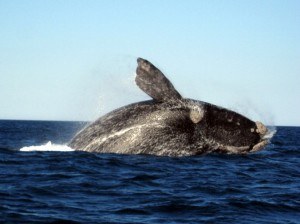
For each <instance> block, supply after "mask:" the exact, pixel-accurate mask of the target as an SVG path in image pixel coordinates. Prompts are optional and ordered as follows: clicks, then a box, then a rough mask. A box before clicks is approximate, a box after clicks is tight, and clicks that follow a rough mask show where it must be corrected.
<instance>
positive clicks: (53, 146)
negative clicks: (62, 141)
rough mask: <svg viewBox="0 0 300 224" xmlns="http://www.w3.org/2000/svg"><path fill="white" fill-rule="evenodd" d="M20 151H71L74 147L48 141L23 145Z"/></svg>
mask: <svg viewBox="0 0 300 224" xmlns="http://www.w3.org/2000/svg"><path fill="white" fill-rule="evenodd" d="M20 151H22V152H31V151H41V152H46V151H53V152H72V151H74V149H72V148H70V147H69V146H67V145H57V144H52V143H51V141H49V142H48V143H47V144H45V145H38V146H28V147H23V148H21V149H20Z"/></svg>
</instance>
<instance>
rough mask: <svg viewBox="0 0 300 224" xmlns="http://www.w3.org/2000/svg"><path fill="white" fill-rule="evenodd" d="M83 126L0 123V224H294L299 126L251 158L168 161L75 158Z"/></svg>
mask: <svg viewBox="0 0 300 224" xmlns="http://www.w3.org/2000/svg"><path fill="white" fill-rule="evenodd" d="M84 125H86V124H85V123H80V122H46V121H5V120H3V121H0V178H1V179H0V223H300V127H277V133H276V135H275V136H274V137H273V138H272V140H271V141H272V143H271V144H270V145H268V146H267V147H266V148H265V149H264V150H263V151H260V152H257V153H254V154H249V155H221V154H210V155H202V156H195V157H184V158H169V157H156V156H145V155H116V154H97V153H87V152H78V151H74V150H72V149H71V148H69V147H67V146H66V143H67V142H68V141H69V140H70V139H71V138H72V136H73V135H74V134H75V133H76V132H77V131H78V130H80V128H82V127H83V126H84ZM20 149H21V150H20Z"/></svg>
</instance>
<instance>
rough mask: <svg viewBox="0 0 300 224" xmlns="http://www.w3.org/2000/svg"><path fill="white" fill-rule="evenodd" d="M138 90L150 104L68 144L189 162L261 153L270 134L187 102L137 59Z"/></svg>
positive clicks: (120, 113) (122, 112)
mask: <svg viewBox="0 0 300 224" xmlns="http://www.w3.org/2000/svg"><path fill="white" fill-rule="evenodd" d="M137 62H138V67H137V70H136V79H135V81H136V84H137V85H138V86H139V87H140V89H141V90H143V91H144V92H145V93H147V94H148V95H149V96H150V97H151V98H152V100H149V101H144V102H139V103H134V104H131V105H128V106H124V107H121V108H119V109H116V110H114V111H112V112H110V113H108V114H106V115H105V116H103V117H101V118H99V119H98V120H96V121H95V122H94V123H92V124H90V125H89V126H88V127H86V128H85V129H83V130H82V131H80V132H79V133H78V134H77V135H76V136H75V137H74V138H73V139H72V140H71V142H70V143H69V146H70V147H72V148H74V149H76V150H83V151H89V152H99V153H122V154H152V155H159V156H191V155H199V154H203V153H209V152H221V153H234V154H239V153H248V152H255V151H258V150H260V149H262V148H263V147H264V146H265V145H266V144H267V143H268V140H267V139H265V135H266V133H267V132H268V130H267V128H266V127H265V126H264V125H263V124H262V123H261V122H253V121H251V120H250V119H248V118H246V117H245V116H243V115H241V114H238V113H236V112H234V111H231V110H227V109H225V108H222V107H219V106H216V105H213V104H210V103H206V102H203V101H197V100H193V99H187V98H183V97H182V96H181V95H180V93H179V92H178V91H177V90H176V89H175V88H174V86H173V85H172V83H171V82H170V81H169V80H168V79H167V78H166V77H165V75H164V74H163V73H162V72H161V71H160V70H159V69H157V68H156V67H155V66H154V65H152V64H151V63H150V62H149V61H147V60H145V59H142V58H138V60H137Z"/></svg>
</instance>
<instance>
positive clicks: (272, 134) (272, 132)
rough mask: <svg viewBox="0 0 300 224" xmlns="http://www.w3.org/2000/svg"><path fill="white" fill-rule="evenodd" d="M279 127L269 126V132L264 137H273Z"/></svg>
mask: <svg viewBox="0 0 300 224" xmlns="http://www.w3.org/2000/svg"><path fill="white" fill-rule="evenodd" d="M276 132H277V129H276V127H275V126H268V132H267V133H266V134H265V135H264V137H263V139H269V140H270V139H271V138H273V136H274V135H275V134H276Z"/></svg>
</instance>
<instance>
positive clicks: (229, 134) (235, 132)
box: [190, 101, 268, 154]
mask: <svg viewBox="0 0 300 224" xmlns="http://www.w3.org/2000/svg"><path fill="white" fill-rule="evenodd" d="M194 105H198V108H199V109H197V110H195V109H193V110H192V111H193V112H192V113H190V116H191V120H192V121H193V123H194V125H195V135H196V136H198V138H201V139H205V142H207V143H208V144H207V147H210V149H211V150H212V151H218V152H224V153H238V154H241V153H248V152H254V151H258V150H260V149H262V148H263V147H264V146H265V145H266V144H267V143H268V140H267V139H266V134H267V132H268V129H267V128H266V126H265V125H263V124H262V123H261V122H258V121H257V122H253V121H251V120H250V119H248V118H247V117H245V116H243V115H241V114H238V113H236V112H234V111H231V110H227V109H225V108H221V107H218V106H215V105H212V104H209V103H205V102H201V101H198V102H197V101H194ZM195 107H196V108H197V106H194V108H195ZM193 117H194V118H193ZM195 117H197V119H196V118H195Z"/></svg>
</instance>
